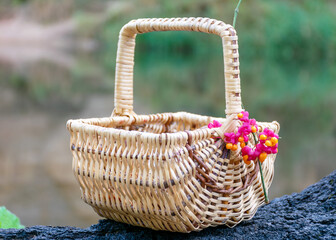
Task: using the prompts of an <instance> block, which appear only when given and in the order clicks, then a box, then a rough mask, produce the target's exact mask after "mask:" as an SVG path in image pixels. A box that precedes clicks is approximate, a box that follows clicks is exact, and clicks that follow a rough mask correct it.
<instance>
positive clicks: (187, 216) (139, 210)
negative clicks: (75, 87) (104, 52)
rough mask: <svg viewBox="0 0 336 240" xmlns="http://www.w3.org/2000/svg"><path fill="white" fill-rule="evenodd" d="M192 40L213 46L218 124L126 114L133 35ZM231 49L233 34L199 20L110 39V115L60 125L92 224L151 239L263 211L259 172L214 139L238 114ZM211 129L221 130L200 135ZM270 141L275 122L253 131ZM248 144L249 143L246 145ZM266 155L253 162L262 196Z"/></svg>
mask: <svg viewBox="0 0 336 240" xmlns="http://www.w3.org/2000/svg"><path fill="white" fill-rule="evenodd" d="M167 30H174V31H182V30H184V31H200V32H206V33H213V34H217V35H219V36H220V37H221V38H222V43H223V49H224V52H223V53H224V66H225V86H226V88H225V97H226V115H227V116H226V118H214V117H208V116H201V115H197V114H191V113H186V112H177V113H162V114H152V115H137V114H135V113H134V112H133V59H134V55H133V54H134V47H135V36H136V34H139V33H144V32H150V31H167ZM238 56H239V55H238V43H237V36H236V33H235V30H234V29H233V28H232V27H231V26H230V25H227V24H225V23H223V22H221V21H217V20H213V19H208V18H173V19H138V20H133V21H131V22H129V23H128V24H126V25H125V26H124V27H123V28H122V30H121V32H120V36H119V44H118V53H117V66H116V82H115V96H114V97H115V108H114V111H113V113H112V116H111V117H106V118H92V119H79V120H69V121H68V122H67V128H68V130H69V132H70V135H71V139H70V147H71V150H72V154H73V166H72V168H73V172H74V174H75V176H76V179H77V181H78V183H79V185H80V189H81V194H82V199H83V200H84V201H85V202H86V203H87V204H89V205H91V206H92V207H93V209H94V210H95V211H96V212H97V213H98V214H99V215H100V216H103V217H106V218H109V219H113V220H115V221H118V222H124V223H129V224H132V225H135V226H141V227H148V228H152V229H155V230H167V231H175V232H190V231H200V230H202V229H204V228H206V227H209V226H217V225H223V224H225V225H227V226H229V227H233V226H235V225H236V224H238V223H239V222H241V221H242V220H247V219H250V218H252V217H253V215H254V214H255V212H256V211H257V208H258V207H259V206H260V205H262V204H264V202H265V196H264V192H263V187H262V182H261V177H260V172H259V168H258V167H257V165H258V164H256V163H255V162H254V161H251V163H250V164H245V163H244V162H243V158H242V156H241V153H240V150H241V149H240V147H239V148H238V150H237V151H230V150H227V149H226V147H225V142H224V141H223V139H222V138H221V137H223V136H224V133H225V132H226V130H228V129H230V128H231V131H233V129H234V128H233V126H236V125H234V123H235V124H237V122H238V121H236V120H233V118H234V116H237V113H239V112H241V111H242V110H243V109H242V108H241V98H240V92H241V90H240V78H239V61H238ZM213 120H217V121H219V122H220V123H222V125H223V127H221V128H218V129H209V128H208V127H207V125H208V124H209V123H210V122H212V121H213ZM257 124H258V131H259V132H261V131H263V130H264V129H265V128H269V129H271V130H273V131H274V132H275V133H278V132H279V129H280V126H279V124H278V123H277V122H271V123H264V122H258V123H257ZM255 144H256V142H255V140H254V139H253V138H252V136H251V137H250V138H249V141H248V142H247V145H249V146H250V147H253V146H254V145H255ZM275 156H276V154H269V155H268V156H267V158H266V159H265V161H264V162H263V163H262V165H261V168H262V171H263V175H264V182H265V188H266V189H265V191H266V192H267V191H268V188H269V187H270V184H271V182H272V179H273V170H274V160H275Z"/></svg>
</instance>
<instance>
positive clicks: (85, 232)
mask: <svg viewBox="0 0 336 240" xmlns="http://www.w3.org/2000/svg"><path fill="white" fill-rule="evenodd" d="M0 239H142V240H145V239H174V240H177V239H184V240H186V239H336V171H334V172H333V173H331V174H330V175H329V176H327V177H325V178H323V179H322V180H321V181H319V182H318V183H316V184H314V185H311V186H310V187H308V188H306V189H305V190H303V191H302V192H301V193H293V194H292V195H290V196H287V195H286V196H283V197H281V198H276V199H274V200H273V201H272V202H271V203H269V204H268V205H264V206H262V207H260V208H259V210H258V212H257V213H256V215H255V216H254V218H253V219H252V220H250V221H246V222H243V223H241V224H239V225H238V226H236V227H235V228H233V229H230V228H228V227H225V226H219V227H215V228H208V229H205V230H203V231H201V232H194V233H189V234H181V233H170V232H162V231H161V232H158V231H153V230H150V229H145V228H139V227H133V226H130V225H127V224H123V223H117V222H114V221H110V220H100V221H99V223H98V224H96V225H92V226H91V227H89V228H86V229H81V228H75V227H50V226H34V227H28V228H25V229H21V230H16V229H7V230H0Z"/></svg>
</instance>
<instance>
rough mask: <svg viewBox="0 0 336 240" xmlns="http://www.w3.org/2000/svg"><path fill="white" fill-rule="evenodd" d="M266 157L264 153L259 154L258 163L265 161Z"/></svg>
mask: <svg viewBox="0 0 336 240" xmlns="http://www.w3.org/2000/svg"><path fill="white" fill-rule="evenodd" d="M266 157H267V153H265V152H263V153H260V155H259V161H260V162H263V161H265V159H266Z"/></svg>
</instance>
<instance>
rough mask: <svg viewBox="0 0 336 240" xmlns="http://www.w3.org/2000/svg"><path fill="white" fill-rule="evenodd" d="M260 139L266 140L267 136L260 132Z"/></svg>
mask: <svg viewBox="0 0 336 240" xmlns="http://www.w3.org/2000/svg"><path fill="white" fill-rule="evenodd" d="M259 138H260V140H266V139H267V136H266V135H264V134H262V135H260V137H259Z"/></svg>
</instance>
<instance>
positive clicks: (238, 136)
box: [208, 111, 279, 164]
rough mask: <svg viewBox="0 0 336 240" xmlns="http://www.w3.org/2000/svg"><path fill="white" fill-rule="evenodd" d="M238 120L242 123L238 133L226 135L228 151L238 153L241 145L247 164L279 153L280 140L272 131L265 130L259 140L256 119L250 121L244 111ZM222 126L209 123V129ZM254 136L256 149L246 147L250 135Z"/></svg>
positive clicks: (216, 122) (214, 122) (217, 123)
mask: <svg viewBox="0 0 336 240" xmlns="http://www.w3.org/2000/svg"><path fill="white" fill-rule="evenodd" d="M237 116H238V119H239V120H240V121H241V122H242V125H241V126H240V127H239V128H238V130H237V132H236V133H234V132H231V133H225V134H224V141H225V142H226V145H225V146H226V149H229V150H232V151H236V150H238V144H240V147H241V149H242V150H241V152H242V156H243V160H244V162H245V163H246V164H250V163H251V161H254V160H256V159H257V158H258V159H259V161H260V162H263V161H265V159H266V157H267V155H268V154H275V153H277V152H278V139H279V136H278V135H277V134H275V133H274V132H273V131H272V130H270V129H268V128H265V129H264V131H263V132H261V133H260V134H259V139H258V138H257V134H256V133H257V130H258V125H257V122H256V120H255V119H249V113H248V112H247V111H243V112H241V113H239V114H238V115H237ZM220 126H222V124H221V123H219V122H218V121H216V120H214V121H213V123H209V125H208V127H209V128H216V127H220ZM251 133H252V134H253V135H254V137H255V139H256V142H257V143H256V145H255V147H254V148H251V147H249V146H246V144H247V142H248V141H249V135H250V134H251Z"/></svg>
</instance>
